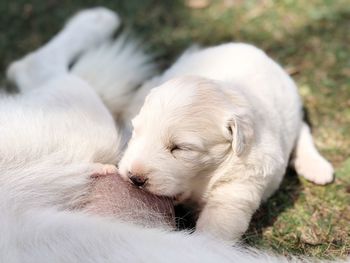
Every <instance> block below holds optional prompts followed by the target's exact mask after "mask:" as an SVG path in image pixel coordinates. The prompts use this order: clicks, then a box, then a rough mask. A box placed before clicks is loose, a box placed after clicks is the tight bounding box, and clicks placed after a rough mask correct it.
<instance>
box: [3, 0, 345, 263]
mask: <svg viewBox="0 0 350 263" xmlns="http://www.w3.org/2000/svg"><path fill="white" fill-rule="evenodd" d="M99 5H102V6H106V7H109V8H111V9H113V10H114V11H116V12H118V13H119V15H120V16H121V17H122V21H123V27H124V28H125V29H127V30H130V31H132V32H133V35H134V36H136V37H137V38H140V39H141V40H142V42H143V43H144V44H145V45H146V46H147V48H148V50H149V52H152V54H154V55H155V57H156V60H157V62H158V63H159V65H160V69H164V68H166V67H167V66H169V65H170V64H171V63H172V62H173V61H174V59H175V58H176V57H177V56H178V55H179V54H180V53H181V51H183V50H184V49H185V48H187V47H188V46H190V45H192V44H195V43H198V44H200V45H203V46H208V45H215V44H220V43H223V42H228V41H242V42H249V43H252V44H254V45H256V46H258V47H260V48H262V49H264V50H265V51H266V52H267V53H268V54H269V55H270V56H271V57H272V58H274V59H275V60H277V61H278V62H279V63H280V64H282V65H283V66H284V68H285V69H286V70H287V72H288V73H289V74H291V75H292V77H293V78H294V80H295V81H296V82H297V84H298V86H299V90H300V93H301V95H302V97H303V100H304V104H305V107H306V109H307V111H308V113H309V119H310V121H311V124H312V127H313V134H314V137H315V139H316V143H317V146H318V148H319V149H320V150H321V152H322V153H323V154H324V155H325V156H326V157H327V158H328V159H329V160H330V161H331V162H332V163H333V164H334V166H335V167H336V176H337V179H336V180H335V182H334V183H333V184H331V185H329V186H326V187H320V186H314V185H312V184H311V183H308V182H306V181H305V180H303V179H301V178H297V177H296V176H295V175H294V174H293V172H292V171H290V172H288V174H287V176H286V179H285V180H284V182H283V185H282V187H281V190H280V191H279V192H278V193H277V194H275V195H274V196H273V197H272V198H271V199H270V200H269V202H267V203H266V204H264V205H263V206H262V207H261V209H259V211H258V212H257V213H256V215H255V216H254V220H253V222H252V224H251V227H250V229H249V231H248V233H247V234H246V235H245V237H244V241H245V242H247V243H248V244H250V245H254V246H258V247H265V248H272V249H274V250H276V251H278V252H280V253H295V254H299V253H303V254H307V255H313V256H317V257H326V258H333V257H338V256H345V255H349V254H350V223H349V222H350V49H349V46H350V2H349V0H308V1H305V0H280V1H272V0H260V1H259V0H246V1H244V0H217V1H215V0H183V1H180V0H178V1H177V0H142V1H141V0H119V1H117V0H98V1H92V0H74V1H73V0H71V1H69V0H46V1H42V0H32V1H25V0H11V1H10V0H2V1H1V2H0V69H1V70H0V72H1V74H0V80H1V82H2V83H4V72H5V68H6V66H7V65H8V64H9V63H10V62H11V61H13V60H14V59H17V58H19V57H21V56H23V55H24V54H26V53H27V52H28V51H31V50H33V49H36V48H38V47H39V46H40V45H42V44H43V43H45V42H46V41H47V40H48V39H49V38H50V37H52V36H53V35H54V34H55V33H56V32H57V31H58V30H59V29H60V28H61V27H62V26H63V24H64V22H65V20H66V19H67V18H68V17H69V16H70V15H72V14H73V13H75V12H77V11H78V10H80V9H82V8H87V7H93V6H99Z"/></svg>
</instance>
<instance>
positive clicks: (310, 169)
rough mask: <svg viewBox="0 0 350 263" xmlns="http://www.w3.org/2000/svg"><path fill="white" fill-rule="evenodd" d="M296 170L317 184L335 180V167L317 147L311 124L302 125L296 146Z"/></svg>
mask: <svg viewBox="0 0 350 263" xmlns="http://www.w3.org/2000/svg"><path fill="white" fill-rule="evenodd" d="M294 166H295V170H296V172H297V173H298V174H299V175H302V176H304V177H305V178H306V179H307V180H309V181H311V182H314V183H316V184H327V183H330V182H332V181H333V173H334V170H333V167H332V164H330V163H329V162H328V161H327V160H326V159H325V158H324V157H323V156H322V155H321V154H320V153H319V152H318V151H317V149H316V147H315V145H314V142H313V139H312V135H311V132H310V128H309V126H308V125H307V124H306V123H304V124H303V125H302V127H301V130H300V134H299V138H298V141H297V144H296V148H295V157H294Z"/></svg>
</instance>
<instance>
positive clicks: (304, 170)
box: [295, 155, 334, 185]
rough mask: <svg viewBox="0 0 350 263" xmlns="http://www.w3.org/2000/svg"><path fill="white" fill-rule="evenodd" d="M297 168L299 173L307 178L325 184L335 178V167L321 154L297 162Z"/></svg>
mask: <svg viewBox="0 0 350 263" xmlns="http://www.w3.org/2000/svg"><path fill="white" fill-rule="evenodd" d="M295 169H296V171H297V173H298V174H299V175H302V176H304V177H305V178H306V179H307V180H309V181H311V182H313V183H315V184H319V185H325V184H328V183H331V182H332V181H333V180H334V169H333V166H332V164H330V163H329V162H328V161H327V160H326V159H324V158H323V157H322V156H320V155H314V156H310V157H308V158H306V159H305V158H304V159H302V160H297V161H296V162H295Z"/></svg>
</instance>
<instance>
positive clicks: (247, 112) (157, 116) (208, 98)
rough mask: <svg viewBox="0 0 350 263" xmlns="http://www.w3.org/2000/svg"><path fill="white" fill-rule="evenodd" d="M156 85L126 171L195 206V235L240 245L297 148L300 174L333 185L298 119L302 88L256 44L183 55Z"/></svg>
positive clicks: (139, 119)
mask: <svg viewBox="0 0 350 263" xmlns="http://www.w3.org/2000/svg"><path fill="white" fill-rule="evenodd" d="M156 84H158V86H157V87H155V88H153V89H151V91H150V93H149V95H148V96H147V97H146V99H145V102H144V104H143V106H142V108H141V110H140V112H139V113H138V114H137V116H136V117H135V118H134V119H133V120H132V125H133V133H132V138H131V140H130V142H129V144H128V147H127V150H126V152H125V154H124V156H123V157H122V160H121V162H120V164H119V167H120V173H121V175H122V176H123V178H125V179H126V180H131V181H132V182H133V183H134V184H135V185H137V186H139V187H142V188H144V189H146V190H148V191H150V192H152V193H155V194H157V195H165V196H173V197H176V198H177V200H178V201H179V202H180V203H184V204H194V205H195V206H196V209H198V210H199V211H200V213H199V217H198V220H197V223H196V231H197V232H206V233H209V234H211V235H213V236H215V237H218V238H221V239H224V240H229V241H236V240H238V239H239V238H240V237H241V235H242V234H243V233H244V232H245V231H246V229H247V228H248V225H249V221H250V219H251V217H252V214H253V213H254V212H255V210H256V209H257V208H258V207H259V205H260V203H261V202H262V201H264V200H266V199H267V198H268V197H269V196H271V194H272V193H273V192H274V191H275V190H276V189H277V188H278V187H279V185H280V183H281V180H282V177H283V175H284V174H285V171H286V167H287V166H288V164H289V160H290V158H291V155H292V152H293V150H294V153H295V154H294V156H293V157H294V161H293V164H294V167H295V169H296V171H297V173H298V174H300V175H302V176H304V177H305V178H306V179H308V180H310V181H313V182H315V183H317V184H326V183H329V182H331V181H332V180H333V168H332V165H331V164H330V163H329V162H328V161H326V160H325V159H324V158H323V157H322V156H321V155H320V154H319V153H318V151H317V150H316V148H315V146H314V144H313V141H312V137H311V135H310V130H309V127H308V126H307V124H305V123H303V121H302V104H301V99H300V97H299V95H298V91H297V87H296V85H295V84H294V82H293V81H292V79H291V78H290V77H289V76H288V75H287V73H286V72H285V71H284V70H283V69H282V68H281V67H280V66H279V65H278V64H277V63H275V62H274V61H273V60H272V59H270V58H269V57H268V56H267V55H266V54H265V53H264V52H263V51H261V50H259V49H257V48H256V47H253V46H251V45H247V44H239V43H238V44H234V43H229V44H223V45H220V46H216V47H212V48H207V49H203V50H197V51H191V52H186V53H185V54H184V55H183V56H182V57H180V58H179V60H178V61H177V62H176V63H175V64H174V65H173V66H172V67H171V68H170V69H169V70H167V71H166V72H165V73H164V74H163V75H162V76H159V77H158V78H155V79H153V80H152V81H151V82H150V83H148V84H146V85H145V88H144V89H150V88H151V87H152V86H154V85H156ZM144 153H147V154H146V155H145V154H144Z"/></svg>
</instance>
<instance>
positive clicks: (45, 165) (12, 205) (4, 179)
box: [0, 8, 287, 263]
mask: <svg viewBox="0 0 350 263" xmlns="http://www.w3.org/2000/svg"><path fill="white" fill-rule="evenodd" d="M117 25H118V17H117V16H116V15H115V14H114V13H112V12H111V11H109V10H106V9H103V8H97V9H92V10H88V11H84V12H82V13H80V14H78V15H77V16H75V17H74V18H73V19H72V20H71V21H70V22H69V23H68V24H67V26H66V27H65V28H64V30H63V31H62V32H61V33H60V34H58V35H57V36H56V37H55V38H54V39H53V40H52V41H50V42H49V43H48V44H47V45H45V46H44V47H43V48H41V49H39V50H38V51H36V52H34V53H32V54H30V55H29V56H27V57H25V58H24V59H22V60H20V61H19V62H16V63H14V64H13V65H12V66H11V67H10V68H9V71H8V76H9V78H10V79H11V80H12V81H14V82H15V83H16V84H17V85H18V87H19V88H20V90H21V93H20V94H18V95H15V96H9V95H2V96H1V98H0V101H1V103H0V200H1V201H0V225H1V227H0V262H6V263H15V262H33V263H34V262H35V263H37V262H60V263H62V262H84V263H87V262H94V263H95V262H114V263H115V262H286V261H287V260H286V259H285V258H279V257H274V256H269V255H267V254H264V253H261V252H256V251H246V250H243V249H241V248H239V247H229V246H228V245H227V244H224V243H222V242H220V241H217V240H214V239H211V238H208V237H206V236H204V235H198V234H194V235H188V234H187V233H183V232H177V233H175V232H167V231H165V230H160V229H145V228H142V227H139V226H136V225H131V224H128V223H125V222H121V221H119V220H113V219H107V218H102V217H97V216H96V217H95V216H92V215H88V214H85V213H82V212H78V211H72V210H71V209H72V208H75V207H76V206H77V205H79V203H80V202H81V201H82V200H84V199H85V196H86V194H87V191H88V189H89V183H90V181H91V176H93V177H94V176H96V175H101V174H108V173H112V172H115V168H114V167H113V166H111V165H106V164H113V163H116V162H117V161H118V153H119V149H120V144H121V143H122V141H123V140H124V139H123V138H122V135H121V134H120V133H118V130H117V129H116V126H115V124H114V120H113V118H112V116H111V114H110V112H114V113H117V114H118V115H119V114H122V112H119V110H120V105H114V104H113V103H112V102H111V103H107V105H109V107H112V108H109V109H108V110H107V108H106V107H105V106H104V104H103V103H102V101H101V99H100V97H99V96H98V95H97V93H96V92H95V90H97V91H98V93H99V95H100V96H101V97H103V98H115V99H116V100H117V101H119V100H122V99H123V97H124V96H125V95H126V96H129V91H131V90H133V89H134V88H135V86H136V85H137V84H139V83H140V82H142V81H144V80H145V79H146V78H147V77H148V76H149V74H150V72H151V70H152V66H147V63H146V64H145V62H146V61H147V59H146V58H147V57H146V56H145V55H144V54H143V52H142V51H140V50H139V49H132V48H131V49H129V50H130V52H127V54H125V57H127V58H128V59H127V60H125V59H120V58H119V57H118V52H117V53H116V54H114V55H113V52H112V50H114V49H112V50H111V49H108V48H106V49H105V50H104V51H103V52H106V54H107V53H108V50H110V51H111V53H110V55H111V56H115V57H116V60H114V61H112V60H108V61H109V62H108V63H107V64H106V63H105V62H106V60H105V59H102V60H101V61H100V60H99V56H93V55H91V57H90V58H91V59H84V56H85V55H84V54H83V57H82V58H81V59H82V60H81V61H80V62H79V61H78V64H79V63H83V62H82V61H85V62H84V63H85V64H84V65H83V64H80V66H79V68H80V69H81V70H78V69H76V71H75V70H74V69H73V72H69V71H68V65H69V64H70V63H71V61H72V60H73V59H74V58H75V57H76V56H77V55H79V54H80V53H81V52H83V51H86V50H87V49H89V48H92V47H93V46H95V45H97V44H99V43H101V42H103V41H106V39H107V38H108V36H109V35H111V34H112V32H113V30H114V29H115V28H116V26H117ZM120 47H121V46H120ZM122 50H123V49H122ZM122 50H119V51H120V52H122ZM124 51H125V50H124ZM91 52H94V51H91ZM99 52H102V51H101V50H100V51H99ZM122 53H123V52H122ZM107 57H108V56H107ZM104 58H106V57H104ZM118 59H119V60H118ZM145 59H146V60H145ZM117 61H119V62H120V63H121V62H123V63H121V64H119V62H117ZM100 63H102V65H104V66H105V67H106V68H107V69H109V70H110V73H111V74H107V75H103V76H104V77H103V79H102V80H101V79H99V76H100V75H99V74H96V72H94V71H95V70H99V69H101V70H102V68H101V67H100V66H99V65H101V64H100ZM109 67H110V68H109ZM121 68H122V69H121ZM82 72H85V73H84V74H85V75H84V76H85V77H86V76H88V78H87V81H86V80H84V79H83V78H81V77H79V74H82ZM118 72H123V74H122V75H119V74H118ZM89 73H90V74H89ZM135 74H136V75H137V76H135ZM91 76H93V77H94V78H93V79H91ZM129 77H130V79H129ZM106 79H108V83H109V85H108V84H106V83H105V84H103V83H104V82H103V81H104V80H106ZM92 80H93V82H91V83H94V85H90V84H89V81H92ZM135 80H137V81H136V82H135ZM101 81H102V82H101ZM102 84H103V85H102ZM124 84H125V85H124ZM113 85H115V86H116V89H110V87H111V86H113ZM106 87H108V88H106ZM104 88H106V89H104ZM93 89H95V90H93Z"/></svg>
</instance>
